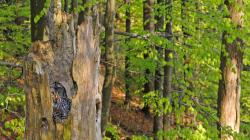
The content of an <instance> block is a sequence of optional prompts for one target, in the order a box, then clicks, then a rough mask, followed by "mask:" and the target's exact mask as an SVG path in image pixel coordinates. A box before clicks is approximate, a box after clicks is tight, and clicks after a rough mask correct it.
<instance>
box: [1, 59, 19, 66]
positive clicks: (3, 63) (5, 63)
mask: <svg viewBox="0 0 250 140" xmlns="http://www.w3.org/2000/svg"><path fill="white" fill-rule="evenodd" d="M0 66H6V67H12V68H13V67H15V68H23V66H22V65H20V64H16V63H12V62H6V61H2V60H0Z"/></svg>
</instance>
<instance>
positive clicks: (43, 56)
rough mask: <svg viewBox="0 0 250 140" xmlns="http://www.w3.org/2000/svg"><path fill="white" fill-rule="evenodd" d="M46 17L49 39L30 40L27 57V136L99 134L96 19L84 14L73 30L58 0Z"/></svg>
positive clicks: (92, 137) (78, 139)
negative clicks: (81, 20)
mask: <svg viewBox="0 0 250 140" xmlns="http://www.w3.org/2000/svg"><path fill="white" fill-rule="evenodd" d="M46 19H47V20H46V21H47V23H46V26H47V28H46V29H47V31H46V33H48V41H36V42H33V44H32V47H31V49H30V52H29V55H28V56H27V58H26V62H25V68H24V76H25V93H26V127H25V128H26V131H25V139H27V140H40V139H42V140H43V139H44V140H54V139H58V140H61V139H65V140H66V139H74V140H83V139H84V140H96V139H101V137H100V136H99V135H100V132H99V130H98V129H100V122H98V120H100V117H99V116H100V115H98V112H99V114H100V109H101V108H100V106H98V105H96V103H97V101H98V104H100V102H101V100H98V99H99V98H98V97H100V95H99V94H98V74H99V72H98V66H99V44H98V43H99V30H98V28H99V27H98V20H96V18H93V17H92V15H86V16H85V18H84V21H83V22H82V23H81V24H80V25H79V26H78V29H77V30H76V29H75V26H74V21H75V19H73V16H72V15H70V14H67V13H64V12H61V8H60V1H56V0H55V1H53V0H51V6H50V10H49V12H48V14H47V16H46ZM97 118H99V119H97Z"/></svg>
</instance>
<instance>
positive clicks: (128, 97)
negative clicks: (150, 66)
mask: <svg viewBox="0 0 250 140" xmlns="http://www.w3.org/2000/svg"><path fill="white" fill-rule="evenodd" d="M125 3H126V4H127V5H128V7H127V9H126V13H125V14H126V32H127V33H130V28H131V20H130V17H131V16H130V0H125ZM125 41H126V43H128V42H129V41H130V39H126V40H125ZM127 46H128V49H127V52H126V56H125V102H124V104H125V105H128V106H129V102H130V100H131V93H130V84H131V82H130V81H129V80H130V79H131V73H130V72H129V67H130V60H129V56H128V54H127V53H128V52H129V51H130V46H129V45H127Z"/></svg>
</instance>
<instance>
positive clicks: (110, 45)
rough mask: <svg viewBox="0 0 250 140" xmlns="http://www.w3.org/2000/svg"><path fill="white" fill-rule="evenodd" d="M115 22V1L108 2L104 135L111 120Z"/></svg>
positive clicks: (103, 98) (102, 122)
mask: <svg viewBox="0 0 250 140" xmlns="http://www.w3.org/2000/svg"><path fill="white" fill-rule="evenodd" d="M114 20H115V0H108V1H107V5H106V15H105V79H104V84H103V91H102V101H103V102H102V103H103V104H102V121H101V124H102V125H101V128H102V134H103V135H104V133H105V129H106V125H107V122H108V118H109V110H110V102H111V95H112V87H113V83H114V73H115V67H114V65H115V64H114V59H115V57H114Z"/></svg>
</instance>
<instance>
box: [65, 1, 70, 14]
mask: <svg viewBox="0 0 250 140" xmlns="http://www.w3.org/2000/svg"><path fill="white" fill-rule="evenodd" d="M64 11H65V12H69V2H68V0H64Z"/></svg>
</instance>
